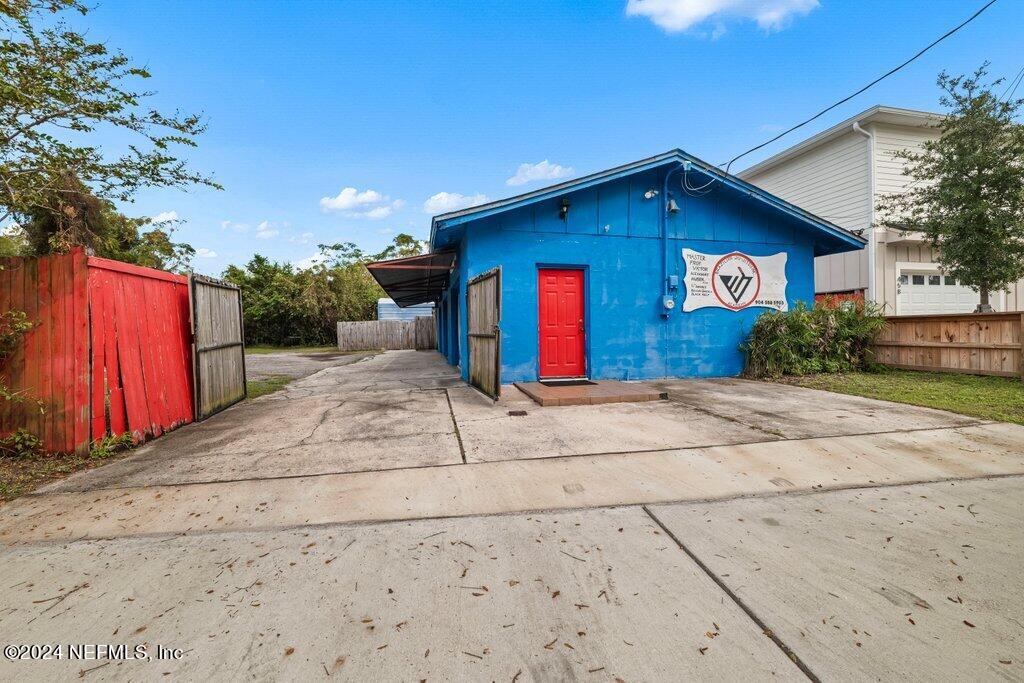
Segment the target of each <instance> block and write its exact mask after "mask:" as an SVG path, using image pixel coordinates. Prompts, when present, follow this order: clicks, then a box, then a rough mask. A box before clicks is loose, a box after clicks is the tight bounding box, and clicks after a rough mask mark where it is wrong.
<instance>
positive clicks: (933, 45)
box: [725, 0, 996, 173]
mask: <svg viewBox="0 0 1024 683" xmlns="http://www.w3.org/2000/svg"><path fill="white" fill-rule="evenodd" d="M995 2H996V0H989V1H988V2H987V3H985V4H984V5H983V6H982V8H981V9H979V10H978V11H977V12H975V13H974V14H972V15H971V16H970V17H968V18H967V20H966V21H964V22H963V23H961V24H960V25H959V26H956V27H954V28H951V29H950V30H949V31H946V32H945V33H944V34H942V35H941V36H940V37H939V38H937V39H935V40H934V41H932V42H931V43H930V44H929V45H928V46H927V47H925V48H924V49H922V50H921V51H919V52H918V53H917V54H915V55H914V56H913V57H911V58H910V59H908V60H907V61H905V62H903V63H902V64H900V65H899V66H897V67H896V68H894V69H890V70H889V71H887V72H885V73H884V74H882V75H881V76H879V77H878V78H876V79H875V80H873V81H871V82H870V83H868V84H867V85H865V86H864V87H863V88H861V89H860V90H858V91H857V92H855V93H853V94H852V95H850V96H849V97H844V98H843V99H841V100H839V101H838V102H836V103H835V104H833V105H831V106H829V107H826V108H825V109H822V110H821V111H819V112H818V113H817V114H815V115H814V116H812V117H811V118H809V119H807V120H806V121H803V122H801V123H798V124H796V125H795V126H793V127H792V128H790V129H788V130H785V131H783V132H781V133H779V134H778V135H776V136H775V137H773V138H772V139H771V140H769V141H767V142H763V143H761V144H760V145H758V146H757V147H751V148H750V149H748V150H747V151H746V152H743V154H739V155H737V156H734V157H733V158H732V159H730V160H729V163H727V164H726V165H725V172H726V173H728V172H729V167H730V166H732V164H733V162H734V161H736V160H738V159H742V158H743V157H745V156H747V155H748V154H750V153H751V152H756V151H757V150H759V149H761V148H762V147H767V146H768V145H770V144H772V143H773V142H775V141H776V140H778V139H779V138H781V137H784V136H786V135H789V134H790V133H792V132H793V131H794V130H796V129H798V128H802V127H804V126H806V125H807V124H808V123H810V122H811V121H814V120H815V119H817V118H820V117H821V116H823V115H824V114H827V113H828V112H830V111H832V110H833V109H835V108H836V107H838V106H839V105H841V104H845V103H847V102H849V101H850V100H852V99H853V98H854V97H856V96H857V95H860V94H861V93H862V92H864V91H865V90H867V89H868V88H870V87H871V86H873V85H875V84H876V83H878V82H880V81H882V80H885V79H886V78H888V77H889V76H892V75H893V74H894V73H896V72H897V71H899V70H900V69H902V68H903V67H905V66H907V65H908V64H910V63H911V62H913V61H914V60H916V59H917V58H918V57H920V56H921V55H923V54H924V53H925V52H928V50H931V49H932V48H933V47H935V46H936V45H938V44H939V43H941V42H942V41H944V40H945V39H946V38H949V37H950V36H951V35H953V34H954V33H956V32H957V31H959V30H960V29H962V28H963V27H964V26H967V24H969V23H971V22H972V21H974V20H975V19H977V18H978V17H979V16H981V13H982V12H984V11H985V10H987V9H988V8H989V7H991V6H992V5H994V4H995Z"/></svg>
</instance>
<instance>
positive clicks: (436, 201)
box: [423, 192, 490, 216]
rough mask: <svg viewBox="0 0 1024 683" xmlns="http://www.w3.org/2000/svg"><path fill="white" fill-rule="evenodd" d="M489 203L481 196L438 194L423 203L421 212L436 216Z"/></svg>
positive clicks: (453, 193)
mask: <svg viewBox="0 0 1024 683" xmlns="http://www.w3.org/2000/svg"><path fill="white" fill-rule="evenodd" d="M488 201H490V200H489V199H488V198H487V195H483V194H470V195H466V194H459V193H458V192H438V193H437V194H435V195H433V196H431V197H430V198H428V199H427V201H425V202H423V212H424V213H429V214H430V215H431V216H436V215H437V214H439V213H448V212H449V211H458V210H459V209H465V208H468V207H470V206H477V205H479V204H486V203H487V202H488Z"/></svg>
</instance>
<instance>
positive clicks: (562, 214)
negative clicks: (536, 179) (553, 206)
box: [558, 199, 571, 221]
mask: <svg viewBox="0 0 1024 683" xmlns="http://www.w3.org/2000/svg"><path fill="white" fill-rule="evenodd" d="M570 206H571V205H570V204H569V200H568V199H563V200H562V206H560V207H559V209H558V217H559V218H561V219H562V220H563V221H564V220H565V218H566V216H568V215H569V207H570Z"/></svg>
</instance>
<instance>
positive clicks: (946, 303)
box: [739, 105, 1024, 315]
mask: <svg viewBox="0 0 1024 683" xmlns="http://www.w3.org/2000/svg"><path fill="white" fill-rule="evenodd" d="M941 120H942V116H941V115H940V114H935V113H931V112H925V111H916V110H912V109H899V108H897V107H887V106H882V105H879V106H875V107H872V108H871V109H868V110H867V111H865V112H862V113H860V114H858V115H857V116H854V117H852V118H850V119H847V120H846V121H843V122H842V123H840V124H838V125H836V126H833V127H832V128H829V129H828V130H826V131H824V132H821V133H819V134H817V135H815V136H813V137H811V138H808V139H807V140H804V141H803V142H801V143H799V144H797V145H794V146H792V147H790V148H789V149H787V150H784V151H782V152H779V153H778V154H776V155H775V156H773V157H771V158H769V159H766V160H764V161H762V162H761V163H759V164H755V165H754V166H751V167H750V168H748V169H747V170H745V171H743V172H742V173H740V174H739V176H740V177H741V178H743V179H744V180H746V181H748V182H751V183H754V184H755V185H758V186H760V187H762V188H764V189H765V190H767V191H768V192H771V193H772V194H775V195H777V196H779V197H782V198H783V199H786V200H788V201H790V202H792V203H794V204H796V205H797V206H800V207H801V208H804V209H806V210H808V211H810V212H811V213H814V214H816V215H818V216H821V217H823V218H826V219H828V220H830V221H832V222H833V223H836V224H838V225H840V226H842V227H844V228H847V229H849V230H854V231H858V230H863V231H864V233H863V234H864V236H865V237H867V238H868V244H867V248H866V249H863V250H860V251H851V252H847V253H845V254H836V255H834V256H823V257H820V258H818V259H816V260H815V264H814V285H815V291H816V292H817V293H818V294H863V295H864V296H866V297H867V299H868V300H872V301H875V302H877V303H879V304H881V305H883V306H884V307H885V311H886V313H888V314H889V315H911V314H915V313H961V312H969V311H973V310H974V307H975V306H976V305H977V304H978V294H977V292H974V291H971V290H970V289H969V288H968V287H965V286H963V285H961V284H960V283H958V282H956V280H954V279H953V278H951V277H949V276H946V275H944V274H943V273H942V272H941V271H940V269H939V266H938V263H936V261H937V259H936V258H935V255H934V254H933V252H932V248H931V246H930V245H929V244H928V242H927V240H925V239H924V237H923V235H921V234H920V233H901V232H900V231H899V230H894V229H889V228H884V227H878V226H876V227H874V228H872V227H871V226H872V225H873V224H876V223H878V222H879V221H878V218H877V216H876V209H875V207H876V205H877V204H878V199H879V198H880V197H882V196H884V195H886V194H890V193H898V192H902V191H904V190H905V189H906V187H907V184H908V182H909V179H908V178H907V176H906V175H904V165H905V162H904V161H903V160H902V159H899V158H897V157H895V156H893V153H894V152H896V151H897V150H900V149H907V148H910V149H919V148H920V146H921V143H922V142H924V141H925V140H928V139H933V138H936V137H938V135H939V132H938V130H937V129H936V128H935V126H936V125H937V124H938V123H939V122H941ZM991 303H992V306H993V307H994V308H995V309H996V310H998V311H1013V310H1020V309H1021V308H1024V280H1021V281H1020V282H1017V283H1016V284H1015V285H1014V286H1012V287H1011V288H1010V290H1009V291H1007V292H1000V293H997V294H994V295H993V296H992V302H991Z"/></svg>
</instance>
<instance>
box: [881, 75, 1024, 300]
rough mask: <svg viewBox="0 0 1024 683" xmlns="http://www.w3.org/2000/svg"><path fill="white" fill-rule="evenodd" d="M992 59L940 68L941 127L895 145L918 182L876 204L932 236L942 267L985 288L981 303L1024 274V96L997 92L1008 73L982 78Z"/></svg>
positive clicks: (893, 221) (889, 219)
mask: <svg viewBox="0 0 1024 683" xmlns="http://www.w3.org/2000/svg"><path fill="white" fill-rule="evenodd" d="M987 67H988V64H987V63H986V64H984V65H983V66H982V67H981V68H979V69H978V70H977V71H975V72H974V74H973V75H971V76H956V77H952V76H950V75H948V74H947V73H945V72H943V73H941V74H940V75H939V78H938V85H939V87H940V88H942V89H943V91H945V94H944V95H943V96H942V98H941V99H940V102H941V103H942V105H943V106H945V107H947V108H949V110H950V111H949V114H948V115H947V116H946V117H945V119H944V120H943V121H942V123H941V124H940V126H941V130H942V135H941V137H939V138H938V139H937V140H933V141H927V142H925V143H924V145H923V148H922V150H921V151H920V152H915V151H913V150H905V151H901V152H897V153H896V156H897V157H901V158H903V159H905V160H906V161H907V162H908V164H907V171H906V172H907V175H909V176H910V178H911V179H912V180H913V181H914V182H913V183H911V186H910V189H908V190H907V191H906V192H905V193H903V194H899V195H893V196H890V197H887V198H884V199H883V200H882V201H881V202H880V204H879V207H878V208H879V209H880V210H881V211H883V212H885V213H886V219H885V220H884V221H883V223H884V224H885V225H887V226H890V227H894V228H898V229H900V230H903V231H920V232H922V233H924V234H925V235H926V236H927V238H928V239H929V240H930V241H931V244H932V246H933V247H934V248H935V249H936V251H937V252H938V259H939V263H940V264H941V265H942V268H943V270H944V271H945V272H946V273H948V274H949V275H951V276H953V277H955V278H957V279H959V280H960V281H961V282H963V283H964V284H966V285H968V286H970V287H971V288H972V289H974V290H976V291H978V292H980V303H979V305H978V308H977V310H978V311H991V310H992V307H991V306H990V305H989V296H990V294H991V293H992V292H994V291H999V290H1001V289H1004V288H1005V287H1006V286H1008V285H1009V284H1010V283H1013V282H1016V281H1017V280H1019V279H1021V278H1022V277H1024V126H1021V124H1019V123H1017V122H1016V121H1015V118H1016V116H1017V115H1018V113H1019V112H1020V110H1021V106H1022V105H1024V99H1017V100H1003V99H1001V98H1000V97H999V96H998V95H996V94H995V93H994V92H993V88H995V87H997V86H998V85H999V84H1000V83H1001V82H1002V79H999V80H996V81H993V82H992V83H990V84H988V85H986V84H984V82H983V81H984V79H985V76H986V74H987Z"/></svg>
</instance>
